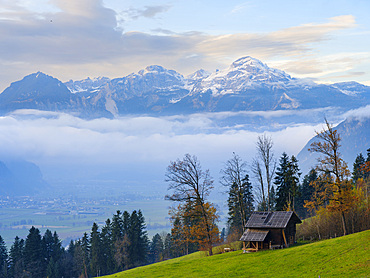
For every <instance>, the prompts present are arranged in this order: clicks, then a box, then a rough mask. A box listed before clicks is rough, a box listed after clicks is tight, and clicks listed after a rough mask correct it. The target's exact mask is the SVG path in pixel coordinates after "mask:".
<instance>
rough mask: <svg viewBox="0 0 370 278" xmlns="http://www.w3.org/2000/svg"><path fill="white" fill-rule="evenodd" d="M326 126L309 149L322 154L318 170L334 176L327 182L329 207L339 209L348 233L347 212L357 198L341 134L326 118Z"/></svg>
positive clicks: (345, 231) (344, 230) (345, 230)
mask: <svg viewBox="0 0 370 278" xmlns="http://www.w3.org/2000/svg"><path fill="white" fill-rule="evenodd" d="M325 124H326V128H324V129H323V130H322V131H321V132H317V139H318V140H317V141H315V142H313V143H312V144H311V147H310V149H309V151H311V152H316V153H319V154H321V155H322V156H320V157H319V158H318V165H317V168H316V169H317V170H318V171H319V172H320V173H326V174H327V175H330V176H331V177H332V179H331V181H328V182H327V183H325V190H324V191H323V192H325V195H326V197H327V198H328V200H329V203H328V205H327V206H326V207H327V209H329V210H330V211H337V212H339V213H340V215H341V220H342V227H343V234H344V235H346V234H347V227H346V221H345V213H346V212H347V211H348V210H349V209H350V208H351V206H352V205H353V203H354V201H355V199H354V196H353V192H352V186H351V183H350V182H349V180H348V177H349V176H350V171H349V170H348V166H347V164H346V162H345V161H344V160H343V159H342V158H341V153H340V152H339V148H340V146H341V145H340V141H341V138H340V135H339V133H338V132H337V130H335V129H333V127H332V126H331V125H330V124H329V122H328V121H327V120H325Z"/></svg>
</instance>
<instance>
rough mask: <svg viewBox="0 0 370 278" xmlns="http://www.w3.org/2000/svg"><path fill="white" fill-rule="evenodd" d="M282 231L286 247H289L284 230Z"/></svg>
mask: <svg viewBox="0 0 370 278" xmlns="http://www.w3.org/2000/svg"><path fill="white" fill-rule="evenodd" d="M281 231H282V232H283V238H284V242H285V247H288V244H287V242H286V237H285V233H284V229H281Z"/></svg>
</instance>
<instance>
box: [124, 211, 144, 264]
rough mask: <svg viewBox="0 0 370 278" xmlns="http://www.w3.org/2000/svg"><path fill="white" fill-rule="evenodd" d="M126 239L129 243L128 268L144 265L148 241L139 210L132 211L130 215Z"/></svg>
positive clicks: (142, 217)
mask: <svg viewBox="0 0 370 278" xmlns="http://www.w3.org/2000/svg"><path fill="white" fill-rule="evenodd" d="M128 238H129V241H130V249H129V250H130V252H129V253H130V260H131V262H130V265H131V266H130V267H136V266H140V265H144V264H146V263H147V254H148V244H149V240H148V236H147V232H146V226H145V220H144V216H143V214H142V212H141V210H139V211H136V210H134V211H133V212H132V213H131V217H130V229H129V232H128Z"/></svg>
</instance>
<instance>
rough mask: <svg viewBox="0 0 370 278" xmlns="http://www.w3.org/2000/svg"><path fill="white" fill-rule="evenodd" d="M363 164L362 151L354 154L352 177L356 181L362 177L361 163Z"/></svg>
mask: <svg viewBox="0 0 370 278" xmlns="http://www.w3.org/2000/svg"><path fill="white" fill-rule="evenodd" d="M364 164H365V158H364V156H363V155H362V153H360V154H358V155H357V156H356V159H355V162H354V163H353V171H352V179H353V182H356V181H357V180H358V179H360V178H362V179H363V178H364V170H363V165H364Z"/></svg>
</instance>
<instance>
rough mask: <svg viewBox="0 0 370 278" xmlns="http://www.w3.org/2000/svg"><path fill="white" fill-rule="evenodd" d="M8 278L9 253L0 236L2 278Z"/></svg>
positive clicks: (0, 275)
mask: <svg viewBox="0 0 370 278" xmlns="http://www.w3.org/2000/svg"><path fill="white" fill-rule="evenodd" d="M6 277H8V251H7V249H6V245H5V242H4V240H3V238H2V237H1V236H0V278H6Z"/></svg>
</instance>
